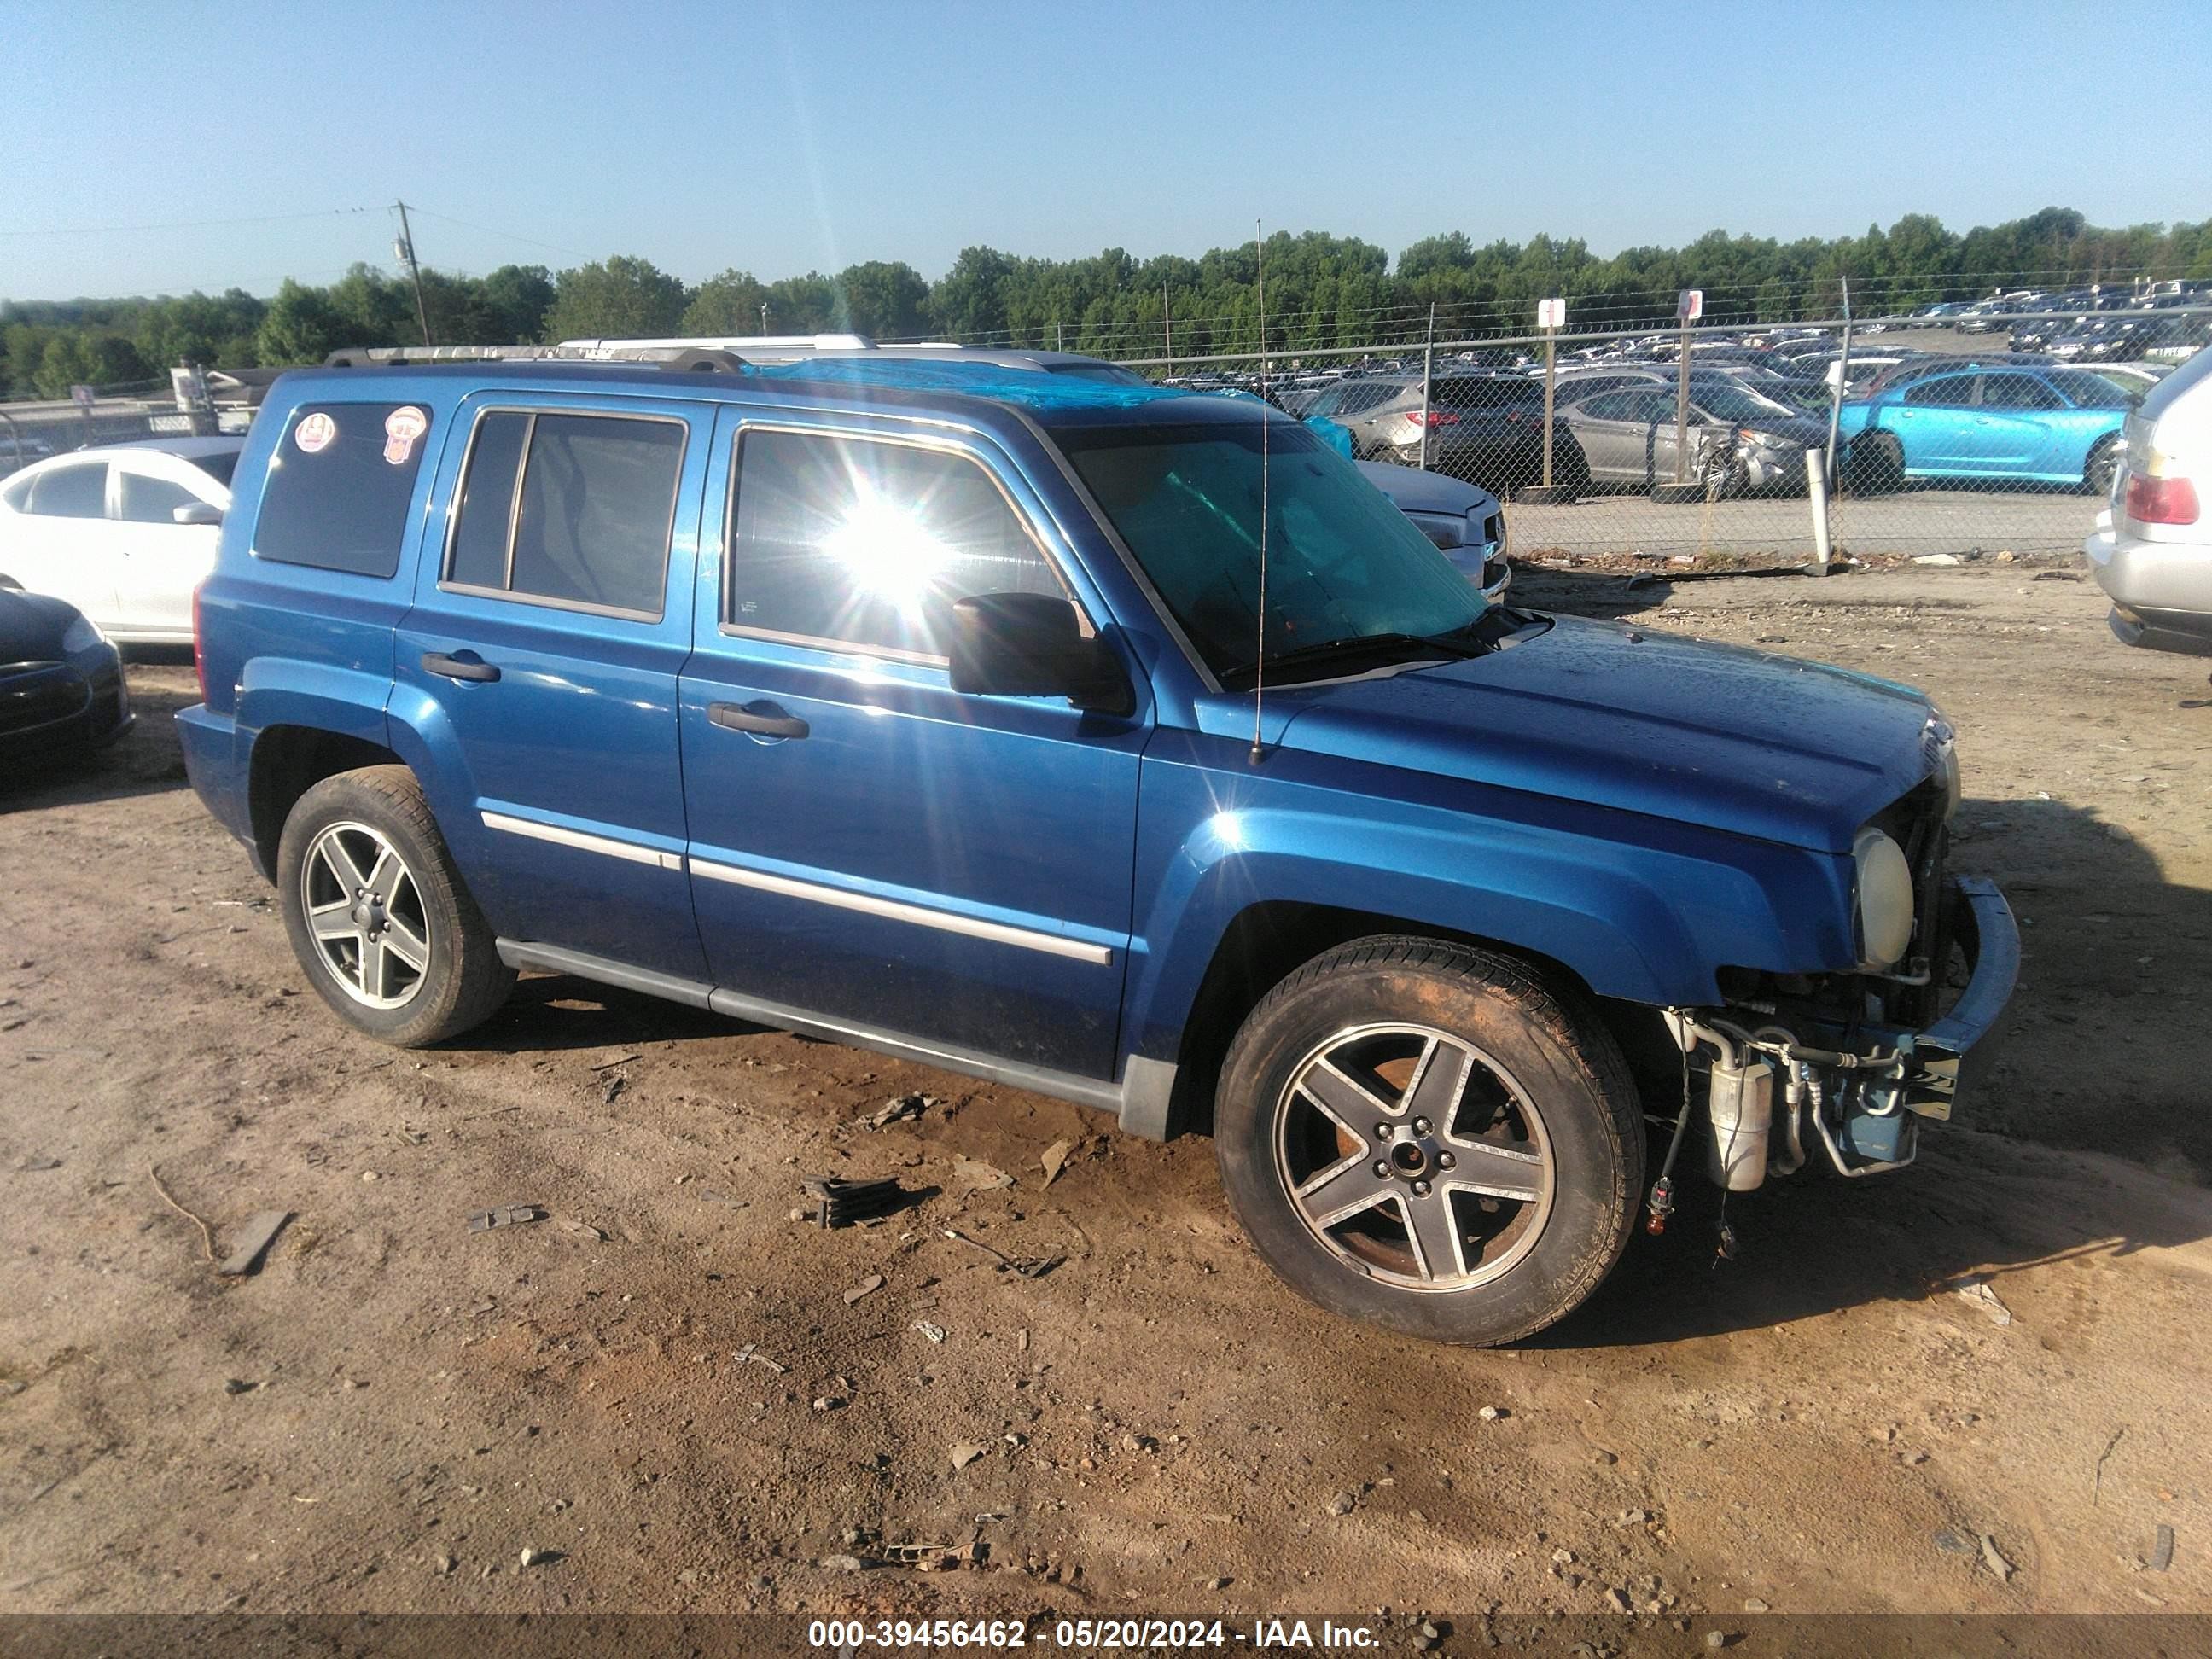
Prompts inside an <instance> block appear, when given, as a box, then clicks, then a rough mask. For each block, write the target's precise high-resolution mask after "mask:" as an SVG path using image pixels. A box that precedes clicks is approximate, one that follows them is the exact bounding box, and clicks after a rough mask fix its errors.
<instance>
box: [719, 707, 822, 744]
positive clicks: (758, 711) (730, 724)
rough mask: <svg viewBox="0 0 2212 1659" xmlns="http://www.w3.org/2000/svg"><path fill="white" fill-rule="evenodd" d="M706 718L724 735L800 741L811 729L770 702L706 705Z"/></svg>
mask: <svg viewBox="0 0 2212 1659" xmlns="http://www.w3.org/2000/svg"><path fill="white" fill-rule="evenodd" d="M707 718H708V720H712V721H713V722H714V724H715V725H717V726H720V727H721V728H722V729H723V730H724V731H726V732H744V733H745V734H746V735H747V736H749V737H756V738H803V737H805V735H806V734H807V732H808V731H809V730H811V728H810V727H809V726H807V724H806V722H805V720H801V719H799V716H798V715H796V714H786V713H784V711H783V710H782V709H781V708H777V707H776V706H775V704H774V703H772V702H767V701H765V700H763V701H762V702H710V703H708V705H707Z"/></svg>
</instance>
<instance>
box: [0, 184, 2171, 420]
mask: <svg viewBox="0 0 2212 1659" xmlns="http://www.w3.org/2000/svg"><path fill="white" fill-rule="evenodd" d="M1263 253H1264V261H1263V259H1262V254H1263ZM1263 263H1264V268H1265V280H1266V307H1265V316H1264V319H1263V317H1262V310H1261V275H1262V265H1263ZM2172 277H2212V220H2207V221H2203V222H2197V223H2193V224H2192V223H2177V224H2172V225H2155V224H2153V225H2137V226H2133V227H2130V228H2122V229H2106V228H2097V227H2094V226H2092V225H2091V224H2089V222H2087V219H2086V218H2085V217H2084V216H2082V215H2081V213H2079V212H2076V211H2075V210H2072V209H2070V208H2045V209H2044V210H2042V211H2040V212H2038V213H2034V214H2031V215H2029V216H2027V217H2026V218H2022V219H2017V220H2013V221H2011V222H2007V223H2004V224H2000V225H1994V226H1984V227H1978V228H1974V229H1972V230H1969V231H1966V232H1963V233H1960V232H1954V231H1951V230H1949V229H1947V228H1945V227H1944V226H1943V224H1942V222H1941V221H1939V220H1937V219H1935V218H1933V217H1931V216H1928V215H1925V214H1908V215H1906V216H1905V217H1903V218H1901V219H1899V221H1898V222H1896V223H1895V224H1893V225H1892V226H1890V227H1889V228H1887V229H1886V230H1885V229H1883V228H1881V227H1879V226H1871V225H1870V226H1869V227H1868V228H1867V230H1866V231H1865V233H1864V234H1862V235H1857V236H1843V237H1836V238H1832V239H1822V238H1820V237H1807V238H1802V239H1800V240H1796V241H1790V242H1784V241H1778V240H1775V239H1773V238H1771V237H1754V236H1731V235H1729V234H1727V233H1725V232H1723V231H1713V232H1711V233H1709V234H1706V235H1705V236H1702V237H1699V239H1698V240H1696V241H1694V242H1692V243H1690V244H1688V245H1687V246H1683V247H1680V248H1662V247H1634V248H1629V249H1626V250H1625V251H1623V252H1620V253H1617V254H1614V255H1613V256H1612V257H1611V258H1599V257H1597V256H1596V255H1595V254H1594V253H1592V252H1590V250H1589V246H1588V245H1587V244H1586V243H1584V242H1583V241H1582V240H1579V239H1576V240H1558V239H1555V238H1553V237H1551V236H1547V235H1540V236H1537V237H1534V238H1533V239H1531V240H1528V241H1527V242H1524V243H1516V242H1509V241H1503V240H1500V241H1493V242H1490V243H1487V244H1480V245H1478V244H1477V243H1476V242H1474V240H1473V239H1471V238H1470V237H1468V236H1467V235H1466V234H1464V233H1462V232H1458V231H1452V232H1449V233H1447V234H1442V235H1437V236H1431V237H1426V238H1425V239H1423V240H1420V241H1418V242H1415V243H1414V244H1413V246H1410V247H1407V248H1405V249H1403V250H1401V252H1399V254H1398V256H1397V258H1396V259H1395V261H1394V260H1393V259H1392V258H1390V256H1389V252H1387V251H1386V250H1385V249H1383V248H1382V247H1380V246H1376V244H1374V243H1371V242H1367V241H1363V240H1359V239H1358V238H1356V237H1346V236H1335V235H1330V234H1327V233H1324V232H1320V231H1307V232H1304V233H1297V234H1294V233H1291V232H1288V231H1278V232H1276V233H1274V234H1273V235H1271V236H1269V237H1268V238H1267V241H1266V244H1265V246H1264V249H1263V248H1262V247H1261V245H1260V244H1259V243H1257V242H1256V241H1254V242H1246V243H1244V244H1243V245H1242V246H1236V247H1227V248H1215V249H1213V250H1212V251H1211V252H1207V253H1205V254H1203V255H1201V256H1200V257H1199V258H1187V257H1185V256H1182V255H1178V254H1160V255H1155V256H1153V257H1152V258H1144V259H1139V258H1136V257H1134V256H1133V255H1131V254H1129V253H1127V252H1124V251H1123V250H1121V249H1120V248H1108V249H1107V250H1105V251H1104V252H1102V253H1098V254H1097V255H1094V256H1091V257H1089V258H1075V259H1039V258H1026V257H1024V256H1021V255H1017V254H1012V253H1006V252H1000V250H998V249H996V248H992V247H981V246H978V247H969V248H965V249H963V250H962V251H961V253H960V255H959V257H958V258H956V259H955V260H954V261H953V262H952V267H951V270H948V271H946V272H945V275H944V276H940V277H939V278H938V279H937V280H936V281H935V282H931V281H929V280H928V279H927V278H925V277H924V276H922V275H921V273H920V272H919V271H917V270H915V269H914V267H913V266H911V265H908V264H904V263H903V262H901V261H897V260H870V261H867V262H866V263H864V264H854V265H848V267H846V268H845V269H844V270H841V271H838V272H836V274H834V275H829V276H825V275H823V274H822V273H821V272H818V271H809V272H808V273H807V274H806V275H805V276H787V277H782V278H781V279H778V280H776V281H774V282H765V283H764V282H762V281H761V280H759V279H758V278H757V277H756V276H753V275H752V273H751V272H750V271H746V270H737V269H731V270H724V271H722V272H721V273H720V274H719V275H717V276H711V277H709V278H708V279H707V280H706V281H705V282H703V283H699V284H698V285H696V287H694V286H690V285H688V284H686V283H684V282H683V281H682V280H681V279H680V278H678V277H676V276H671V275H670V274H669V273H668V272H666V271H664V270H659V268H658V267H656V266H655V265H653V264H652V263H651V261H649V260H647V259H644V258H637V257H635V256H631V255H616V256H614V257H611V258H607V259H604V260H599V261H594V262H592V263H589V264H580V265H577V266H575V267H574V268H573V269H570V270H561V271H557V272H556V271H552V270H548V269H547V268H546V267H544V266H543V265H503V266H501V268H500V269H498V270H494V271H492V272H490V273H489V275H486V276H459V275H455V274H453V273H449V272H445V271H438V270H424V271H423V272H422V290H423V291H422V310H423V312H424V313H426V314H427V316H428V321H429V326H430V335H431V337H432V339H433V340H434V341H435V342H436V343H439V344H441V345H455V344H467V345H512V344H521V343H534V342H541V341H542V342H552V341H559V340H564V339H572V338H576V337H622V336H638V335H667V334H695V335H696V334H759V333H763V332H766V333H772V334H811V333H817V332H824V331H836V332H845V331H852V332H858V333H863V334H868V335H872V336H873V337H876V338H877V339H879V340H897V339H918V338H941V339H957V340H963V341H969V342H972V343H1006V344H1017V345H1024V346H1032V347H1045V348H1056V349H1066V350H1069V351H1081V352H1089V353H1093V354H1096V355H1099V356H1116V357H1161V356H1176V357H1196V356H1206V355H1208V354H1212V353H1232V352H1240V351H1253V350H1256V349H1261V337H1262V328H1263V321H1264V330H1265V338H1266V344H1267V349H1269V350H1271V351H1282V352H1285V353H1296V352H1298V351H1301V350H1317V349H1323V348H1328V347H1366V346H1389V345H1398V344H1402V343H1406V342H1407V341H1409V340H1415V339H1418V338H1419V337H1421V335H1422V334H1423V333H1424V332H1425V330H1426V329H1427V327H1428V326H1429V321H1430V317H1431V308H1433V313H1434V317H1435V324H1436V327H1437V334H1438V337H1440V338H1444V339H1452V338H1473V337H1482V336H1485V335H1494V334H1499V333H1526V332H1528V331H1529V328H1530V326H1531V324H1532V322H1533V319H1534V307H1535V302H1536V301H1538V300H1541V299H1545V298H1548V297H1551V296H1553V295H1559V296H1564V297H1565V299H1566V300H1567V301H1568V325H1569V327H1570V329H1571V330H1572V329H1584V330H1590V331H1600V330H1613V329H1624V330H1625V329H1637V328H1644V327H1656V326H1661V325H1664V324H1665V323H1666V322H1667V321H1668V320H1669V319H1672V317H1673V316H1674V303H1675V296H1676V294H1677V291H1678V290H1680V289H1685V288H1692V287H1695V288H1701V289H1704V290H1705V321H1706V322H1708V323H1717V324H1750V323H1777V322H1786V321H1792V320H1798V319H1807V318H1811V317H1816V316H1817V317H1826V316H1832V315H1834V314H1836V312H1837V310H1838V307H1839V306H1840V304H1841V303H1842V300H1843V295H1844V284H1845V282H1846V281H1847V280H1848V282H1849V283H1850V288H1851V290H1852V293H1853V295H1854V297H1855V300H1856V305H1857V312H1858V313H1859V314H1862V315H1865V314H1874V313H1902V312H1905V311H1908V310H1911V309H1912V308H1914V307H1918V306H1922V305H1925V304H1928V303H1930V302H1932V301H1937V300H1968V299H1975V298H1978V297H1980V296H1981V295H1985V294H1988V293H1990V292H1992V291H1993V290H1996V289H2002V288H2006V287H2011V286H2038V287H2061V286H2069V287H2070V286H2077V285H2081V284H2085V283H2100V282H2117V283H2135V282H2143V281H2155V280H2160V279H2166V278H2172ZM421 343H422V325H421V323H420V322H419V321H418V320H417V317H416V302H415V296H414V294H413V291H412V289H411V288H410V286H409V284H408V283H406V282H405V281H404V280H403V279H401V278H398V277H396V276H392V275H389V274H387V273H386V272H384V271H381V270H377V269H376V268H374V267H372V266H369V265H367V264H357V265H356V266H354V267H353V269H352V270H349V271H348V272H347V274H346V275H345V276H343V277H341V278H340V279H339V280H338V281H337V282H335V283H330V284H328V285H327V286H323V287H315V286H312V285H309V284H307V283H298V282H295V281H292V280H289V279H287V280H286V281H285V282H284V283H283V285H282V286H281V287H279V288H278V289H277V291H276V294H275V295H273V296H272V297H270V298H269V299H267V300H262V299H258V298H256V297H255V296H253V295H249V294H246V293H245V292H244V291H243V290H241V289H230V290H228V292H226V293H223V294H222V295H212V296H211V295H204V294H197V293H196V294H188V295H179V296H173V297H164V298H158V299H146V298H138V299H117V300H70V301H9V302H7V303H5V304H0V386H5V387H6V388H7V389H8V390H9V392H10V393H11V394H12V395H14V396H16V397H41V398H58V397H63V396H65V395H67V393H68V390H69V388H70V386H72V385H74V384H77V383H80V382H82V383H86V384H90V385H94V386H118V385H124V384H128V383H131V382H134V381H141V380H158V379H159V378H160V377H161V375H162V374H163V373H164V372H165V371H166V370H167V368H170V367H171V366H172V365H174V364H176V363H179V362H193V363H197V364H200V365H202V366H203V367H209V368H252V367H255V366H264V365H265V366H281V365H287V364H295V363H307V362H319V361H320V360H321V359H322V358H323V357H324V356H327V355H328V354H329V353H330V352H331V351H332V350H334V349H337V348H338V347H341V346H351V345H401V346H407V345H420V344H421Z"/></svg>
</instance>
